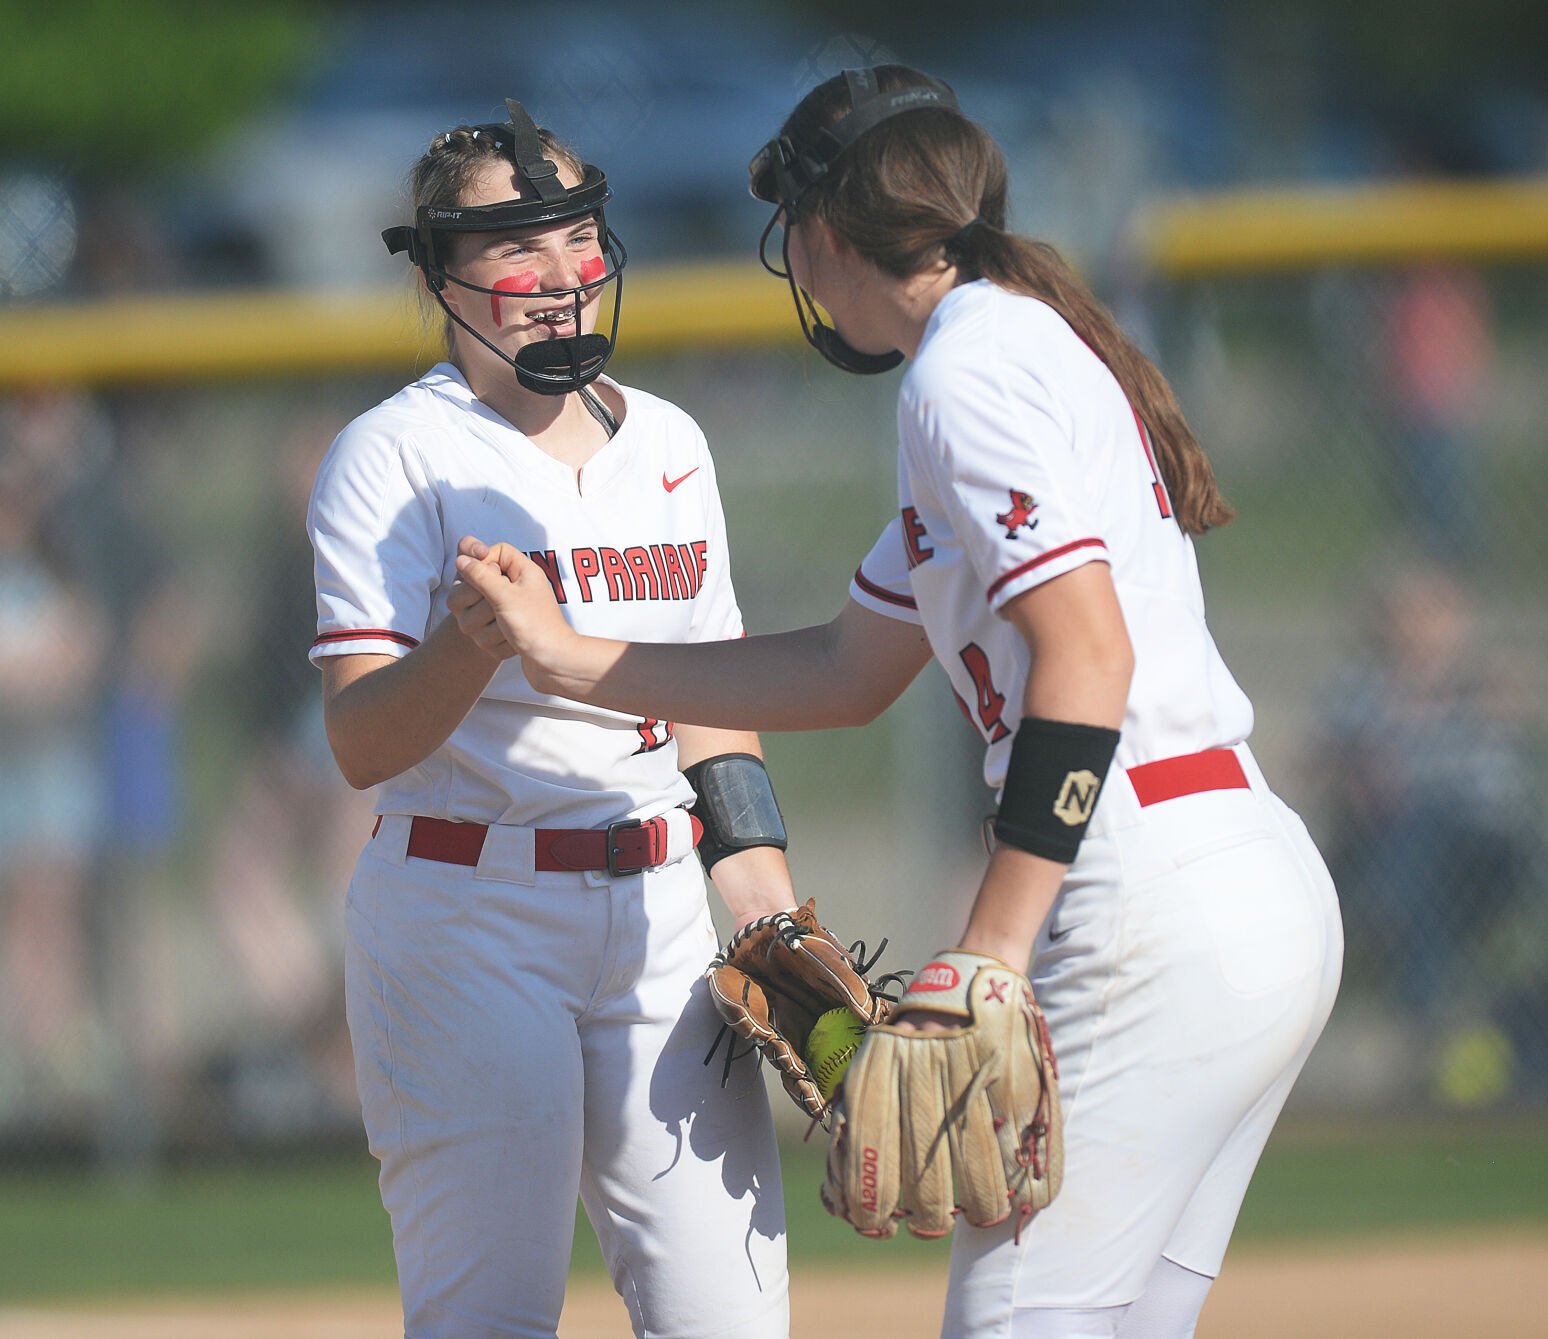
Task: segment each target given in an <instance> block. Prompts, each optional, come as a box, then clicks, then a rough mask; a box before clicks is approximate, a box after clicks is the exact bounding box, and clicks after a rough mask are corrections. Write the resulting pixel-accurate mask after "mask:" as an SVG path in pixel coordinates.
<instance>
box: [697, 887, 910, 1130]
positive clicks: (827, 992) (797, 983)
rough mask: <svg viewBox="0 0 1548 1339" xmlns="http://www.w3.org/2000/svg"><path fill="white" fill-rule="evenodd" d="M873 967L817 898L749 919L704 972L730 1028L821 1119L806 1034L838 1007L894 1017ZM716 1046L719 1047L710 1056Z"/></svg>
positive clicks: (871, 1017) (867, 1018)
mask: <svg viewBox="0 0 1548 1339" xmlns="http://www.w3.org/2000/svg"><path fill="white" fill-rule="evenodd" d="M856 948H857V949H859V948H860V946H859V945H857V946H856ZM861 951H863V950H861ZM874 961H875V959H874V958H873V959H872V962H874ZM869 966H870V964H868V963H859V962H856V961H855V959H854V957H853V956H852V954H851V952H850V950H848V949H846V948H845V947H844V946H843V945H842V944H841V943H839V941H838V940H837V939H835V938H834V937H833V935H832V934H830V933H829V932H828V931H827V930H825V929H824V928H823V927H822V926H821V925H820V924H819V923H818V921H817V909H816V899H815V898H812V899H809V900H808V901H807V903H806V905H805V906H804V907H797V908H796V909H795V910H794V911H780V912H776V913H775V914H774V915H772V916H764V917H762V918H761V919H759V920H755V921H752V922H751V923H749V924H748V925H745V926H743V927H742V928H741V929H740V930H738V931H737V932H736V934H734V935H733V936H732V937H731V940H730V942H729V943H727V944H726V946H725V948H723V949H722V950H721V951H720V952H719V953H717V954H716V955H715V957H714V958H713V960H712V961H711V962H710V965H709V968H708V970H707V971H706V972H705V973H704V975H705V979H706V980H707V981H708V982H709V987H710V997H711V998H712V999H713V1000H714V1001H715V1008H716V1010H717V1011H718V1012H719V1014H720V1016H721V1018H722V1019H723V1020H724V1022H725V1024H726V1027H727V1028H729V1029H730V1030H731V1031H732V1032H733V1033H735V1034H736V1035H737V1036H738V1037H741V1038H742V1039H743V1040H745V1041H750V1042H752V1043H753V1044H754V1045H755V1046H756V1047H757V1048H758V1050H759V1051H761V1052H762V1054H763V1056H764V1058H765V1059H766V1060H768V1062H769V1063H770V1064H772V1065H773V1066H774V1068H775V1069H776V1070H777V1071H778V1072H779V1077H780V1080H781V1081H782V1082H783V1083H784V1085H785V1091H786V1092H787V1093H789V1094H790V1098H791V1100H792V1101H793V1102H795V1104H796V1105H797V1106H798V1107H800V1108H801V1110H802V1111H804V1112H805V1113H806V1114H807V1115H808V1116H811V1117H813V1118H814V1119H818V1120H820V1119H821V1118H822V1117H823V1116H824V1115H826V1113H827V1110H828V1103H827V1102H826V1101H825V1100H824V1098H823V1096H822V1093H821V1092H820V1091H819V1090H818V1087H817V1081H816V1079H815V1077H814V1076H813V1075H812V1073H811V1070H810V1069H809V1068H808V1067H807V1064H806V1060H805V1058H804V1056H805V1052H806V1039H807V1037H808V1036H809V1035H810V1034H811V1030H812V1024H813V1023H815V1022H816V1021H817V1019H818V1018H819V1017H820V1016H821V1015H822V1014H825V1013H827V1012H828V1010H830V1009H836V1008H847V1009H848V1010H850V1012H851V1013H853V1014H854V1015H855V1017H856V1018H858V1019H859V1020H860V1021H861V1022H862V1023H864V1024H866V1025H867V1026H869V1025H870V1024H872V1023H878V1022H880V1021H881V1020H882V1019H884V1018H886V1016H887V1011H888V1009H890V1008H891V1001H890V1000H888V999H887V998H886V997H885V996H884V995H882V994H881V993H880V992H879V990H878V988H877V987H876V986H873V985H872V983H871V982H870V981H869V980H868V979H867V977H866V971H867V969H868V968H869ZM716 1044H717V1045H718V1044H719V1039H717V1043H716ZM714 1053H715V1050H714V1048H713V1047H712V1048H711V1050H710V1056H707V1057H705V1059H706V1062H708V1060H709V1058H710V1057H712V1056H713V1055H714Z"/></svg>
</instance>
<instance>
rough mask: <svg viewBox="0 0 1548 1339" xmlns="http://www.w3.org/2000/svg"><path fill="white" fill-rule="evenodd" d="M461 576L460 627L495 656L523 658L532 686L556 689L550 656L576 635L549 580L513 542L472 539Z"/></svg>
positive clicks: (456, 606) (461, 550)
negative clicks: (549, 670) (550, 676)
mask: <svg viewBox="0 0 1548 1339" xmlns="http://www.w3.org/2000/svg"><path fill="white" fill-rule="evenodd" d="M457 554H458V556H457V573H458V575H459V577H460V578H461V580H460V581H459V583H458V585H457V587H456V588H455V589H454V590H453V591H452V594H451V599H450V602H449V603H450V607H451V611H452V614H453V615H454V616H455V617H456V619H457V625H458V627H460V628H461V629H462V631H463V632H464V633H465V634H466V635H467V636H468V637H469V638H470V639H472V640H473V641H474V642H475V643H476V644H477V645H479V646H480V647H482V648H483V649H484V650H485V651H487V652H488V653H489V654H491V655H494V656H498V657H499V658H501V659H506V658H508V657H510V656H513V655H519V656H521V658H522V668H523V669H524V670H525V671H526V675H527V679H528V682H530V683H531V684H532V686H533V687H534V688H537V689H539V690H540V691H553V687H552V684H551V682H548V681H545V671H546V668H547V666H546V659H545V656H546V653H547V652H549V651H551V650H554V649H556V648H557V647H559V646H561V645H562V644H563V643H564V641H565V640H566V639H568V638H570V637H573V636H574V633H573V631H572V629H571V628H570V625H569V623H568V622H567V621H566V620H565V617H564V614H563V612H562V611H561V610H560V608H559V605H558V603H557V601H556V600H555V599H554V592H553V587H552V586H551V585H550V584H549V580H548V576H547V574H546V573H545V572H544V571H543V569H542V568H541V567H539V566H538V565H537V564H536V563H534V562H533V561H532V560H531V559H530V558H528V557H527V556H526V555H525V554H523V553H521V552H520V551H519V550H517V549H514V548H512V547H511V546H510V545H509V544H495V545H494V546H492V547H491V546H490V545H488V544H485V543H484V542H483V541H482V540H480V539H476V538H475V537H473V536H472V535H468V536H465V537H464V538H463V539H462V541H461V542H460V543H459V544H458V545H457Z"/></svg>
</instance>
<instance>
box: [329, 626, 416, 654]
mask: <svg viewBox="0 0 1548 1339" xmlns="http://www.w3.org/2000/svg"><path fill="white" fill-rule="evenodd" d="M371 641H384V642H396V643H397V644H398V645H399V646H406V647H408V648H409V649H410V650H411V651H412V650H413V649H414V647H416V646H418V645H419V639H418V638H417V637H410V636H409V635H408V633H406V632H393V631H392V630H391V629H390V628H353V629H351V630H350V631H348V632H325V633H323V634H322V635H321V636H319V637H318V638H317V640H316V641H314V642H313V643H312V645H313V646H314V647H315V646H327V645H328V644H329V643H330V642H371Z"/></svg>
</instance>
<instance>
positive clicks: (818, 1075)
mask: <svg viewBox="0 0 1548 1339" xmlns="http://www.w3.org/2000/svg"><path fill="white" fill-rule="evenodd" d="M863 1036H865V1024H864V1023H862V1022H861V1021H860V1020H859V1019H858V1018H856V1017H855V1016H854V1014H853V1013H852V1012H850V1010H848V1009H844V1008H839V1009H829V1010H828V1012H827V1013H825V1014H822V1015H821V1016H820V1017H819V1018H818V1019H817V1021H816V1022H815V1023H813V1024H812V1031H811V1035H810V1036H808V1037H807V1039H806V1055H805V1060H806V1067H807V1068H808V1069H809V1070H811V1071H812V1078H813V1079H815V1080H816V1083H817V1091H818V1092H820V1093H821V1094H822V1100H823V1101H824V1102H831V1101H832V1100H833V1091H834V1089H836V1088H837V1087H838V1085H839V1080H840V1079H841V1078H843V1077H844V1070H845V1069H846V1068H847V1067H848V1065H849V1062H850V1061H851V1060H853V1059H854V1056H855V1052H856V1051H857V1050H858V1049H859V1047H860V1038H862V1037H863Z"/></svg>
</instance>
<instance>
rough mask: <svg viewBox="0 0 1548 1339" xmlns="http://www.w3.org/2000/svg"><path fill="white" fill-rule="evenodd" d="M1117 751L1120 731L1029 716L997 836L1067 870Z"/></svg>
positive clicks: (1019, 734) (1016, 746) (1019, 735)
mask: <svg viewBox="0 0 1548 1339" xmlns="http://www.w3.org/2000/svg"><path fill="white" fill-rule="evenodd" d="M1117 748H1118V732H1117V731H1116V730H1109V729H1107V728H1106V727H1105V726H1100V725H1076V724H1074V723H1073V722H1071V721H1048V720H1044V719H1042V718H1041V717H1039V716H1029V717H1027V718H1026V719H1024V720H1023V721H1022V722H1021V724H1020V725H1018V726H1017V727H1016V738H1015V739H1014V740H1012V741H1011V756H1010V765H1009V766H1008V767H1007V768H1006V770H1005V785H1004V787H1003V788H1002V789H1001V791H1000V812H999V814H998V815H996V817H995V820H994V835H995V837H996V838H997V839H998V840H999V841H1002V842H1004V843H1006V845H1008V846H1015V847H1018V848H1020V849H1021V850H1023V851H1030V852H1031V853H1032V854H1033V855H1040V856H1043V857H1045V858H1046V859H1049V860H1056V861H1058V862H1059V863H1060V864H1061V865H1068V864H1070V863H1071V862H1072V861H1073V860H1074V859H1075V853H1076V852H1077V851H1079V850H1080V842H1081V838H1082V837H1084V836H1085V835H1086V825H1087V824H1088V823H1090V821H1091V815H1092V814H1093V813H1094V812H1095V811H1096V804H1097V796H1098V795H1099V794H1100V793H1101V790H1102V782H1103V780H1104V778H1105V777H1106V776H1107V769H1108V768H1109V767H1110V766H1111V765H1112V761H1113V753H1114V752H1115V751H1116V750H1117Z"/></svg>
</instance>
